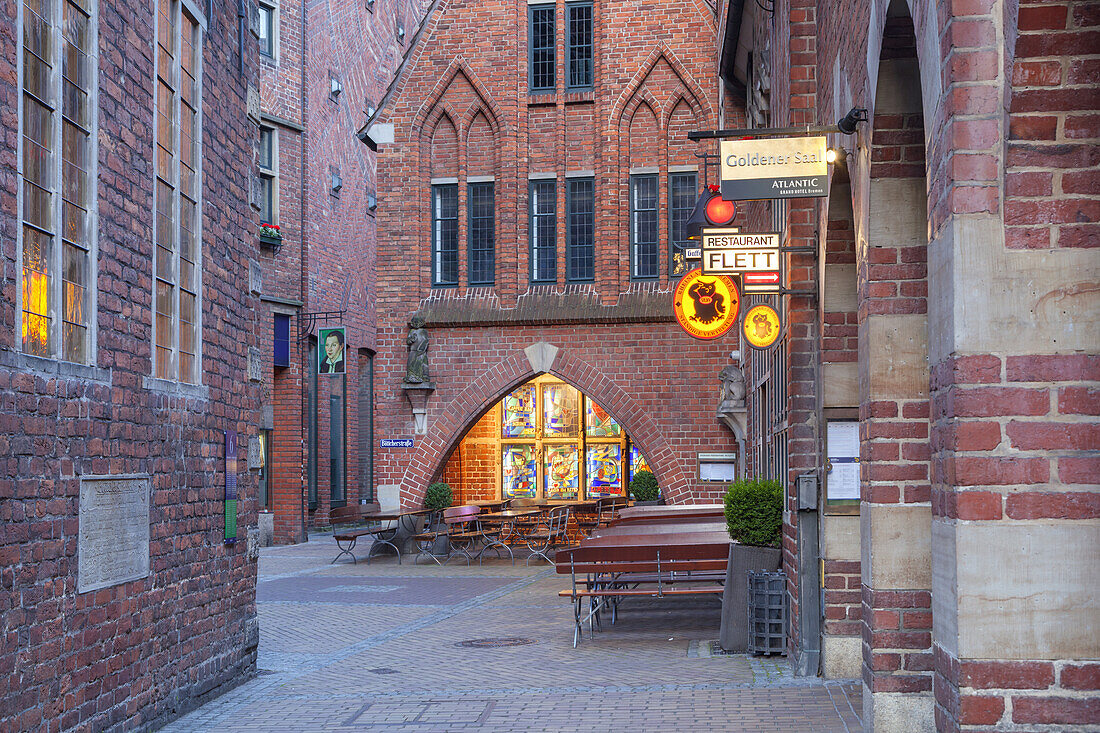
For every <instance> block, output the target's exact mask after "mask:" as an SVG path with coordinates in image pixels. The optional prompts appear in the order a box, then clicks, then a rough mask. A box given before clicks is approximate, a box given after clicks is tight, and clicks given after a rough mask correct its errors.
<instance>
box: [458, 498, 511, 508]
mask: <svg viewBox="0 0 1100 733" xmlns="http://www.w3.org/2000/svg"><path fill="white" fill-rule="evenodd" d="M507 501H508V500H507V499H495V500H485V499H482V500H479V501H468V502H466V503H465V505H467V506H476V507H477V508H478V509H481V510H482V511H496V510H499V509H500V508H501V507H502V506H504V504H505V502H507Z"/></svg>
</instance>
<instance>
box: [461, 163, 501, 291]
mask: <svg viewBox="0 0 1100 733" xmlns="http://www.w3.org/2000/svg"><path fill="white" fill-rule="evenodd" d="M466 206H467V209H468V210H469V214H470V226H469V238H470V252H469V257H470V262H469V273H468V274H469V278H470V285H492V284H493V279H494V270H495V266H496V229H495V217H496V206H495V204H494V195H493V182H492V181H487V182H479V183H471V184H469V186H468V188H467V202H466Z"/></svg>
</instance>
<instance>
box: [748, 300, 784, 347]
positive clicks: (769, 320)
mask: <svg viewBox="0 0 1100 733" xmlns="http://www.w3.org/2000/svg"><path fill="white" fill-rule="evenodd" d="M782 333H783V323H782V321H780V320H779V313H778V311H776V310H775V308H772V307H771V306H770V305H767V304H766V303H760V304H758V305H754V306H753V307H752V308H749V309H748V310H747V311H745V321H744V323H743V324H742V325H741V334H742V335H743V336H744V337H745V341H747V342H748V343H749V346H752V347H753V348H755V349H766V348H768V347H770V346H772V345H773V344H774V343H775V342H776V341H778V340H779V336H780V335H781V334H782Z"/></svg>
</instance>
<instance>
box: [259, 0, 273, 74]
mask: <svg viewBox="0 0 1100 733" xmlns="http://www.w3.org/2000/svg"><path fill="white" fill-rule="evenodd" d="M256 5H257V7H258V8H259V13H260V40H259V46H260V56H262V57H263V58H265V59H270V60H271V63H273V64H278V63H279V4H278V3H277V2H275V0H257V2H256ZM265 13H266V14H267V26H268V28H269V31H268V39H267V42H268V47H267V48H265V47H264V37H263V31H264V14H265Z"/></svg>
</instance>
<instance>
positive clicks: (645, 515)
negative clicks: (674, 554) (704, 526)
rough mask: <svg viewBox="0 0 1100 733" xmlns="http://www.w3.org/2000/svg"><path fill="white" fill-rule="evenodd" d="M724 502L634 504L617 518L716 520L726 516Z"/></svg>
mask: <svg viewBox="0 0 1100 733" xmlns="http://www.w3.org/2000/svg"><path fill="white" fill-rule="evenodd" d="M725 511H726V510H725V507H724V506H723V505H722V504H675V505H673V506H632V507H627V508H626V509H621V510H620V511H619V517H618V519H617V520H616V521H617V522H619V523H624V522H646V523H663V522H683V521H693V520H697V519H703V520H706V521H714V519H715V517H724V516H725Z"/></svg>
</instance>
